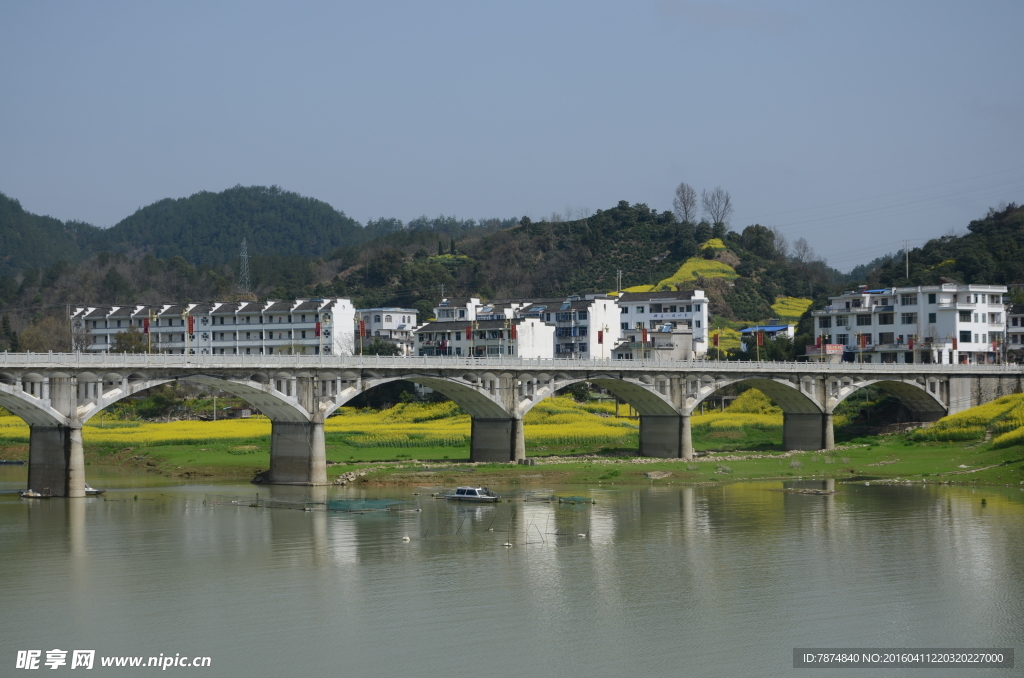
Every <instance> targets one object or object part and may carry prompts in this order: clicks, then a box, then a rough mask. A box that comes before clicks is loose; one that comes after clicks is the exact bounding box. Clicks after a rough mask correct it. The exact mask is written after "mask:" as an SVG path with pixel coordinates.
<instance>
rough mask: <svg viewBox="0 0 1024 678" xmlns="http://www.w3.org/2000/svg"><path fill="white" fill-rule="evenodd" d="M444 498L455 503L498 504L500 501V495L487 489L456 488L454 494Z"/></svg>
mask: <svg viewBox="0 0 1024 678" xmlns="http://www.w3.org/2000/svg"><path fill="white" fill-rule="evenodd" d="M444 498H445V499H451V500H453V501H472V502H478V503H481V502H496V501H498V499H499V497H498V495H496V494H494V493H493V492H491V491H490V490H488V489H487V488H486V487H459V488H456V490H455V493H454V494H446V495H444Z"/></svg>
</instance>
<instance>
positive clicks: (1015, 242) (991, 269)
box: [868, 203, 1024, 285]
mask: <svg viewBox="0 0 1024 678" xmlns="http://www.w3.org/2000/svg"><path fill="white" fill-rule="evenodd" d="M967 230H968V233H967V234H966V235H963V236H943V237H941V238H936V239H934V240H929V241H928V242H927V243H926V244H925V245H924V246H923V247H919V248H916V249H913V250H911V251H910V280H909V282H908V280H907V270H906V262H905V260H904V259H903V257H898V258H895V259H892V260H890V261H888V262H887V263H884V264H882V265H881V266H880V267H879V268H877V269H876V270H875V271H873V272H871V273H869V275H868V280H869V281H871V282H872V283H873V284H875V283H877V284H880V285H907V284H911V285H934V284H936V283H938V282H939V279H940V278H952V279H954V280H958V281H960V282H964V283H979V284H984V283H990V284H1003V285H1007V284H1012V283H1024V205H1022V206H1019V207H1018V206H1017V205H1014V204H1012V203H1011V204H1010V205H1009V206H1008V207H1006V208H1004V209H1002V210H999V211H997V210H992V209H990V210H989V212H988V214H987V215H986V216H985V218H983V219H977V220H975V221H972V222H971V223H970V224H969V225H968V226H967Z"/></svg>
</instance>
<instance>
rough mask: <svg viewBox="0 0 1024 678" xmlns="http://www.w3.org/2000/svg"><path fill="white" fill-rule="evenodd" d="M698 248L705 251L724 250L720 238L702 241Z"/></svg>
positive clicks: (723, 244)
mask: <svg viewBox="0 0 1024 678" xmlns="http://www.w3.org/2000/svg"><path fill="white" fill-rule="evenodd" d="M700 248H701V249H702V250H706V249H713V250H724V249H725V243H724V242H722V239H721V238H712V239H711V240H706V241H704V242H703V243H702V244H701V246H700Z"/></svg>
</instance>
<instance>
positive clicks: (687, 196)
mask: <svg viewBox="0 0 1024 678" xmlns="http://www.w3.org/2000/svg"><path fill="white" fill-rule="evenodd" d="M672 208H673V210H674V211H675V213H676V217H677V218H678V219H679V221H682V222H683V223H686V224H692V223H693V221H694V219H696V218H697V191H695V190H694V189H693V186H691V185H690V184H688V183H686V182H685V181H684V182H683V183H681V184H679V185H678V186H676V197H674V198H672Z"/></svg>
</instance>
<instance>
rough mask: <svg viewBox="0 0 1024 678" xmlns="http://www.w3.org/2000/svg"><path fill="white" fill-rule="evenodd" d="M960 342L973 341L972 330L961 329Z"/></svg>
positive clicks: (967, 342)
mask: <svg viewBox="0 0 1024 678" xmlns="http://www.w3.org/2000/svg"><path fill="white" fill-rule="evenodd" d="M960 343H961V344H969V343H971V332H970V330H960Z"/></svg>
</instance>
